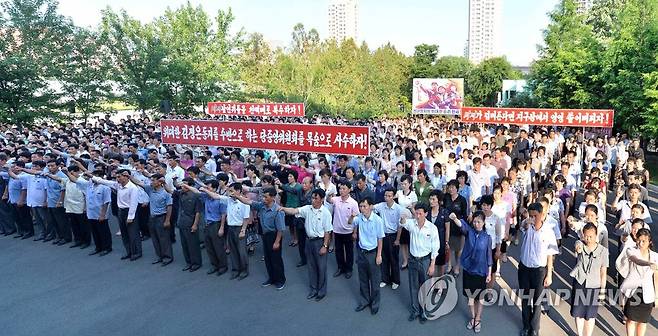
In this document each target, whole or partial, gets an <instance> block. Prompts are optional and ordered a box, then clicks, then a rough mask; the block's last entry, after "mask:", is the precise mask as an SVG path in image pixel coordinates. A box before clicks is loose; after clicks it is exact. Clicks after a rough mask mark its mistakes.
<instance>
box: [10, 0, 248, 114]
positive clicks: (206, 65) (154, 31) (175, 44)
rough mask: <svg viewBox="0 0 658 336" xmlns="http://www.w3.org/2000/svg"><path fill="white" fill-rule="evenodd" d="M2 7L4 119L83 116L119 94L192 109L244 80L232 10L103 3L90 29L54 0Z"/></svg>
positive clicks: (148, 105) (131, 101)
mask: <svg viewBox="0 0 658 336" xmlns="http://www.w3.org/2000/svg"><path fill="white" fill-rule="evenodd" d="M1 9H2V12H0V14H1V15H0V121H3V122H13V123H25V122H28V123H29V122H32V121H33V120H35V119H37V118H39V117H43V116H49V117H52V116H58V112H61V111H64V112H72V111H77V113H75V114H71V113H67V114H68V115H69V116H70V117H78V118H79V117H83V118H86V117H87V115H88V114H90V113H93V112H98V111H101V110H102V104H103V103H106V102H111V101H121V102H124V103H126V104H128V105H131V106H135V107H136V108H137V109H139V110H143V111H145V110H149V109H154V108H156V107H157V106H158V104H159V103H160V101H162V100H168V101H171V102H172V105H173V108H174V110H175V111H177V112H180V113H189V112H192V111H193V110H194V107H197V106H203V105H204V104H205V103H206V102H208V101H210V100H213V99H218V98H229V97H232V96H234V95H235V94H236V92H237V91H238V90H239V87H240V81H239V78H240V74H239V68H238V63H239V62H238V61H237V57H236V56H237V53H238V50H239V48H240V46H241V43H242V36H243V33H242V32H241V31H240V32H238V33H237V34H231V29H232V27H231V24H232V22H233V20H234V17H233V14H232V13H231V11H230V10H227V11H222V10H220V11H219V12H218V13H217V15H216V16H215V17H211V16H210V15H208V14H207V13H206V12H205V11H204V10H203V9H202V8H201V7H193V6H192V5H190V4H189V3H188V4H187V5H184V6H182V7H180V8H178V9H176V10H167V11H166V12H165V13H164V14H163V15H162V16H160V17H159V18H157V19H156V20H154V21H153V22H151V23H148V24H142V23H141V22H139V21H138V20H136V19H134V18H132V17H130V16H129V15H128V14H127V13H126V12H125V11H121V12H119V13H117V12H114V11H112V10H110V9H109V8H108V9H106V10H104V11H103V13H102V14H103V15H102V22H101V23H100V25H99V26H98V27H97V28H95V29H87V28H82V27H77V26H75V25H74V24H73V23H72V22H71V21H70V19H68V18H65V17H63V16H61V15H59V14H58V13H57V2H56V1H55V0H10V1H5V2H3V3H2V4H1Z"/></svg>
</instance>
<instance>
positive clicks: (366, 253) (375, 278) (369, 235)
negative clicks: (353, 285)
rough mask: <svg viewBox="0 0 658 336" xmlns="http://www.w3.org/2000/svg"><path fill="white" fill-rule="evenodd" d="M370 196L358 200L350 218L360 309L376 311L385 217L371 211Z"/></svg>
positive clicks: (373, 313) (377, 307)
mask: <svg viewBox="0 0 658 336" xmlns="http://www.w3.org/2000/svg"><path fill="white" fill-rule="evenodd" d="M373 203H374V202H373V200H372V198H370V197H366V198H364V199H362V200H361V202H359V210H360V211H361V214H359V215H358V216H356V217H354V215H352V216H350V219H349V222H350V223H351V224H352V225H354V233H352V237H353V238H354V240H357V239H358V243H357V250H358V255H357V260H356V264H357V267H358V270H359V294H360V298H359V305H358V306H357V307H356V309H355V311H357V312H359V311H362V310H364V309H366V307H368V306H370V313H371V314H372V315H375V314H377V312H378V311H379V298H380V296H379V283H380V282H381V280H382V277H381V268H380V265H381V264H382V241H383V239H384V221H383V220H382V219H381V217H379V216H377V215H376V214H375V213H373V212H372V205H373Z"/></svg>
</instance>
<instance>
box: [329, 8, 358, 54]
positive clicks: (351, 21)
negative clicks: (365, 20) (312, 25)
mask: <svg viewBox="0 0 658 336" xmlns="http://www.w3.org/2000/svg"><path fill="white" fill-rule="evenodd" d="M328 25H329V38H330V39H331V38H333V39H335V40H336V41H337V42H338V43H340V42H342V41H344V40H346V39H349V38H351V39H353V40H354V41H355V42H356V40H357V26H358V6H357V0H329V20H328Z"/></svg>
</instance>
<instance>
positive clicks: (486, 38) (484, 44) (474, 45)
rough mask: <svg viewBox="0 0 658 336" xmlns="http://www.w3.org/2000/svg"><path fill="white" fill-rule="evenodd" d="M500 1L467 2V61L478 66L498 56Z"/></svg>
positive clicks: (500, 20)
mask: <svg viewBox="0 0 658 336" xmlns="http://www.w3.org/2000/svg"><path fill="white" fill-rule="evenodd" d="M502 6H503V2H502V0H469V4H468V7H469V8H468V48H467V49H468V59H469V60H470V61H471V62H473V63H475V64H478V63H480V62H482V61H484V60H485V59H488V58H492V57H497V56H500V55H501V53H500V47H501V43H502V40H501V37H502V36H501V34H502V32H501V30H502V20H503V9H502Z"/></svg>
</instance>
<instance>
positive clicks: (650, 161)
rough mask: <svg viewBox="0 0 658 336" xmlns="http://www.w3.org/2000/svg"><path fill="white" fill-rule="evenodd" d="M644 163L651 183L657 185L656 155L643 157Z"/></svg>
mask: <svg viewBox="0 0 658 336" xmlns="http://www.w3.org/2000/svg"><path fill="white" fill-rule="evenodd" d="M645 158H646V161H647V162H646V163H645V164H644V166H645V167H646V168H647V169H649V177H650V178H651V181H650V182H651V183H652V184H654V185H658V155H645Z"/></svg>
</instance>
